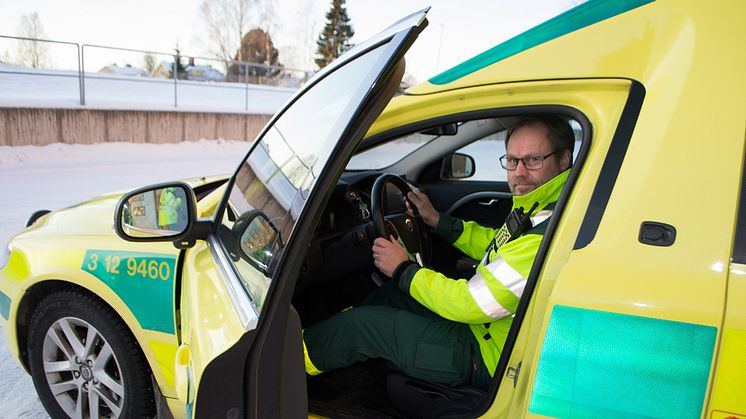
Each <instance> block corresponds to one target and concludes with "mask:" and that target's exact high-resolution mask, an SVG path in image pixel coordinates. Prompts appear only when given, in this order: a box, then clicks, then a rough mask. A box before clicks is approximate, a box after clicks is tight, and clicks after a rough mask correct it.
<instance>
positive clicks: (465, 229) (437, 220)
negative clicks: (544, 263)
mask: <svg viewBox="0 0 746 419" xmlns="http://www.w3.org/2000/svg"><path fill="white" fill-rule="evenodd" d="M404 201H405V203H406V205H407V209H408V210H409V213H410V215H414V213H413V211H412V205H414V206H415V207H417V211H418V212H419V214H420V216H421V217H422V220H423V221H424V222H425V224H427V225H428V226H430V227H431V228H433V232H434V233H435V234H437V235H439V236H441V237H443V238H444V239H445V240H446V241H448V242H449V243H451V244H453V245H454V246H455V247H456V248H457V249H459V250H461V251H462V252H464V253H466V254H467V255H469V257H472V258H474V259H479V258H481V257H482V256H483V255H484V251H485V249H486V248H487V246H488V245H489V244H490V241H491V240H492V238H493V237H495V233H496V232H497V230H495V229H492V228H489V227H482V226H480V225H479V224H477V223H475V222H473V221H463V220H461V219H459V218H456V217H452V216H450V215H449V214H441V213H439V212H438V211H436V210H435V208H434V207H433V204H432V203H431V202H430V198H428V196H427V195H426V194H425V193H423V192H420V191H412V192H410V193H408V194H407V199H405V200H404Z"/></svg>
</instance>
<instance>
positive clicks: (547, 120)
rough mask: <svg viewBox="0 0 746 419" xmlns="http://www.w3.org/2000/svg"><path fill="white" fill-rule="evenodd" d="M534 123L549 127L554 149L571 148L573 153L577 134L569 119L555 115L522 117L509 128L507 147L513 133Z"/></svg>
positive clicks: (550, 140)
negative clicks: (568, 121)
mask: <svg viewBox="0 0 746 419" xmlns="http://www.w3.org/2000/svg"><path fill="white" fill-rule="evenodd" d="M532 125H544V126H545V127H546V128H547V131H548V132H549V145H550V146H551V147H552V151H554V152H557V151H562V150H569V151H570V154H572V152H573V149H574V148H575V134H574V133H573V131H572V128H570V124H569V123H567V121H565V120H564V119H562V118H560V117H558V116H553V115H542V116H529V117H525V118H521V119H520V120H519V121H518V122H516V123H515V124H514V125H513V126H512V127H511V128H510V129H509V130H508V135H507V136H506V137H505V148H506V149H507V148H508V141H510V136H511V135H513V133H514V132H515V131H516V130H518V129H519V128H523V127H527V126H532Z"/></svg>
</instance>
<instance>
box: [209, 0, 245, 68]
mask: <svg viewBox="0 0 746 419" xmlns="http://www.w3.org/2000/svg"><path fill="white" fill-rule="evenodd" d="M252 1H255V0H202V4H201V5H200V14H201V16H202V19H203V20H204V24H205V27H206V29H207V32H206V33H205V34H204V35H203V37H202V43H203V45H204V47H205V48H206V49H207V50H208V52H209V53H210V54H211V55H213V56H215V57H216V58H218V59H221V60H223V62H225V69H226V71H227V70H228V67H229V66H230V64H229V61H230V60H232V59H233V54H235V53H236V51H239V54H240V47H241V38H243V35H244V34H245V33H246V32H248V31H249V20H250V19H249V18H250V14H249V10H250V4H251V3H252ZM238 59H239V60H241V57H240V56H239V57H238Z"/></svg>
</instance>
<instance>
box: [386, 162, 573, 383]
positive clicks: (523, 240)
mask: <svg viewBox="0 0 746 419" xmlns="http://www.w3.org/2000/svg"><path fill="white" fill-rule="evenodd" d="M569 174H570V169H568V170H565V171H564V172H562V173H560V174H559V175H557V176H556V177H554V178H553V179H552V180H550V181H549V182H547V183H545V184H544V185H542V186H540V187H539V188H537V189H535V190H533V191H532V192H529V193H528V194H526V195H522V196H514V197H513V209H516V208H518V207H523V208H524V210H525V211H528V210H529V209H530V208H531V207H532V206H533V205H534V203H535V202H538V206H537V209H536V210H535V212H534V213H533V214H531V221H532V223H533V226H534V228H532V229H530V230H528V231H527V232H525V233H524V234H523V235H522V236H520V237H518V238H516V239H514V240H512V241H510V242H508V243H506V244H504V245H502V246H501V247H499V248H498V250H497V251H496V252H495V251H494V250H493V246H491V242H492V239H493V238H494V237H495V235H496V234H497V233H498V231H499V229H492V228H488V227H482V226H480V225H478V224H476V223H475V222H471V221H462V220H459V219H457V218H454V217H451V216H449V215H447V214H441V216H440V221H439V222H438V226H437V227H436V229H435V232H436V233H437V234H439V235H441V236H443V237H444V238H446V240H448V241H450V242H451V243H452V244H453V245H454V246H456V247H457V248H458V249H459V250H461V251H462V252H464V253H466V254H467V255H469V256H470V257H473V258H475V259H480V258H481V259H482V261H481V263H480V264H479V265H478V266H477V270H476V274H475V275H474V276H473V277H471V278H470V279H468V280H467V279H457V280H456V279H451V278H448V277H446V276H445V275H443V274H440V273H438V272H435V271H433V270H431V269H427V268H420V267H419V266H417V265H416V264H413V263H410V264H408V266H406V267H405V266H402V268H403V269H402V270H401V271H400V269H397V271H400V272H396V273H395V274H394V279H395V280H398V284H399V287H400V288H401V289H402V290H404V291H405V292H407V293H409V294H410V295H411V296H412V297H413V298H414V299H416V300H417V301H419V302H420V303H421V304H422V305H424V306H425V307H427V308H429V309H430V310H432V311H433V312H434V313H436V314H438V315H440V316H441V317H444V318H446V319H449V320H453V321H455V322H460V323H467V324H469V326H470V327H471V331H472V333H474V336H475V337H476V339H477V341H478V342H479V349H480V352H481V354H482V358H483V359H484V363H485V366H486V367H487V370H488V371H489V372H490V375H491V376H492V375H494V374H495V368H496V367H497V361H498V359H499V358H500V352H501V351H502V348H503V345H504V343H505V338H506V336H507V334H508V330H509V329H510V324H511V323H512V321H513V317H512V315H513V314H514V313H515V311H516V308H517V307H518V301H519V299H520V298H521V294H522V293H523V288H524V287H525V285H526V278H527V277H528V274H529V272H530V271H531V266H532V265H533V263H534V259H535V258H536V253H537V252H538V250H539V244H540V243H541V239H542V237H543V231H544V230H545V229H546V224H547V223H548V221H547V220H548V218H549V215H551V211H549V210H545V208H547V206H550V207H551V208H553V205H550V204H554V203H555V202H556V201H557V199H559V195H560V192H561V191H562V187H563V186H564V184H565V182H566V181H567V177H568V176H569ZM542 223H543V224H542ZM540 224H541V225H540ZM542 227H543V228H542ZM488 247H489V249H487V248H488ZM485 249H486V254H485Z"/></svg>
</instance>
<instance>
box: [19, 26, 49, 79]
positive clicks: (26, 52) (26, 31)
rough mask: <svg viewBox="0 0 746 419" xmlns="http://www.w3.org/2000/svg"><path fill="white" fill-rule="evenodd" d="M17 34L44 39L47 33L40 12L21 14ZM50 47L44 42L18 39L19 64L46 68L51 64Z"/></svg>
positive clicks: (22, 36)
mask: <svg viewBox="0 0 746 419" xmlns="http://www.w3.org/2000/svg"><path fill="white" fill-rule="evenodd" d="M16 34H17V35H18V36H19V37H20V38H31V39H44V38H46V37H47V34H46V33H45V32H44V27H42V25H41V19H39V14H38V13H36V12H33V13H31V14H24V15H22V16H21V23H20V24H19V25H18V30H17V31H16ZM48 50H49V47H48V46H47V45H45V44H44V43H43V42H37V41H25V40H23V41H18V58H17V61H18V64H19V65H22V66H25V67H33V68H44V67H48V66H49V57H48V56H47V54H48Z"/></svg>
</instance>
